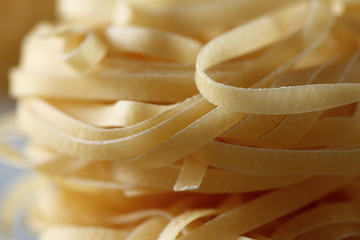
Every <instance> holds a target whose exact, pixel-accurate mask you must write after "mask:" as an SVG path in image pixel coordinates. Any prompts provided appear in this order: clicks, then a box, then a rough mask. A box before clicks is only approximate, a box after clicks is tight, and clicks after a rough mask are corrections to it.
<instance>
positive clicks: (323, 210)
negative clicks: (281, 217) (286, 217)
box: [272, 201, 360, 240]
mask: <svg viewBox="0 0 360 240" xmlns="http://www.w3.org/2000/svg"><path fill="white" fill-rule="evenodd" d="M358 208H359V203H358V202H356V201H354V202H340V203H333V204H327V205H324V206H319V207H317V208H314V209H312V210H310V211H308V212H305V213H303V214H301V215H298V216H296V217H294V218H293V219H291V220H290V221H288V222H287V223H285V224H284V225H283V226H282V228H281V229H279V230H278V231H277V232H275V233H274V234H273V235H272V237H273V238H274V239H279V240H280V239H288V240H291V239H296V238H297V237H298V236H300V235H302V234H304V232H307V231H311V230H314V229H317V228H319V227H322V226H331V227H332V225H333V224H337V223H342V222H349V223H352V224H355V223H358V222H359V220H360V215H359V211H358Z"/></svg>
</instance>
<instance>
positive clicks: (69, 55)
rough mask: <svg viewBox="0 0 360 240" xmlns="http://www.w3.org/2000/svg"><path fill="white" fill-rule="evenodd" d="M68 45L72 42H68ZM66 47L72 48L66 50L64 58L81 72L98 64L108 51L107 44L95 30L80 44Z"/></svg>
mask: <svg viewBox="0 0 360 240" xmlns="http://www.w3.org/2000/svg"><path fill="white" fill-rule="evenodd" d="M67 45H70V44H69V43H68V44H67ZM66 47H67V48H70V50H69V51H68V52H64V54H63V55H62V58H63V60H64V61H66V62H67V63H68V64H70V66H71V67H72V68H74V69H76V70H77V71H79V72H83V71H86V70H88V69H92V68H94V66H97V65H98V64H99V62H100V61H101V60H102V59H103V58H104V57H105V55H106V53H107V51H108V48H107V46H106V45H105V44H104V43H102V42H101V41H100V39H99V38H98V37H97V36H96V34H95V33H94V32H90V33H88V34H87V35H86V37H85V38H84V40H83V41H82V42H81V43H80V44H79V45H78V46H76V47H72V46H66Z"/></svg>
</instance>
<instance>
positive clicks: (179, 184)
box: [174, 157, 207, 191]
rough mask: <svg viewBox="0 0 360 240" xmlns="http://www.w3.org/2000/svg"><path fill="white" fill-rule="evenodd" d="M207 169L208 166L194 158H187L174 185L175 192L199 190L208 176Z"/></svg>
mask: <svg viewBox="0 0 360 240" xmlns="http://www.w3.org/2000/svg"><path fill="white" fill-rule="evenodd" d="M206 169H207V165H206V164H204V163H202V162H199V161H197V160H196V159H194V158H193V157H188V158H186V159H185V160H184V163H183V165H182V167H181V170H180V174H179V177H178V178H177V180H176V183H175V185H174V191H184V190H192V189H198V188H199V187H200V185H201V182H202V180H203V178H204V176H205V174H206Z"/></svg>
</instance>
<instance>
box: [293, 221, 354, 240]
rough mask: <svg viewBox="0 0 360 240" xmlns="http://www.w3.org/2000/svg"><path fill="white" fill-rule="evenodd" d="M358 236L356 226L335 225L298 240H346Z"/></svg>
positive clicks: (305, 235)
mask: <svg viewBox="0 0 360 240" xmlns="http://www.w3.org/2000/svg"><path fill="white" fill-rule="evenodd" d="M358 236H360V230H359V225H358V224H350V225H344V224H336V225H333V226H327V227H322V228H320V229H317V230H314V231H312V232H310V233H307V234H304V235H303V236H301V237H299V239H302V240H304V239H346V238H348V237H358Z"/></svg>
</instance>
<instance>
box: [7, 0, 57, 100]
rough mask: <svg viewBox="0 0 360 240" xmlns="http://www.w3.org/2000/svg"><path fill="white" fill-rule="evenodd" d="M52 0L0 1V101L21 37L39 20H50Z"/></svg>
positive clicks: (16, 60)
mask: <svg viewBox="0 0 360 240" xmlns="http://www.w3.org/2000/svg"><path fill="white" fill-rule="evenodd" d="M54 15H55V1H54V0H31V1H28V0H10V1H7V0H5V1H0V32H1V35H0V53H1V56H0V96H1V97H0V103H1V101H6V100H7V99H5V98H6V96H7V91H8V72H9V68H11V67H14V66H15V65H17V64H18V62H19V57H20V45H21V41H22V39H23V37H24V36H25V34H27V33H28V32H29V31H30V30H31V28H33V27H34V25H35V24H36V23H38V22H39V21H40V20H52V19H54Z"/></svg>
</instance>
